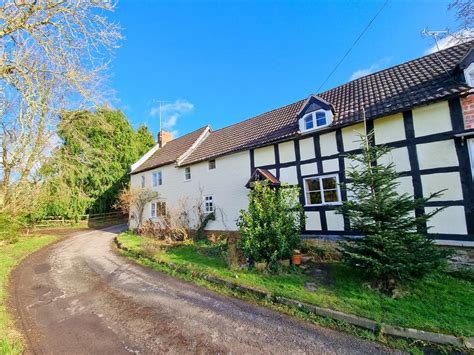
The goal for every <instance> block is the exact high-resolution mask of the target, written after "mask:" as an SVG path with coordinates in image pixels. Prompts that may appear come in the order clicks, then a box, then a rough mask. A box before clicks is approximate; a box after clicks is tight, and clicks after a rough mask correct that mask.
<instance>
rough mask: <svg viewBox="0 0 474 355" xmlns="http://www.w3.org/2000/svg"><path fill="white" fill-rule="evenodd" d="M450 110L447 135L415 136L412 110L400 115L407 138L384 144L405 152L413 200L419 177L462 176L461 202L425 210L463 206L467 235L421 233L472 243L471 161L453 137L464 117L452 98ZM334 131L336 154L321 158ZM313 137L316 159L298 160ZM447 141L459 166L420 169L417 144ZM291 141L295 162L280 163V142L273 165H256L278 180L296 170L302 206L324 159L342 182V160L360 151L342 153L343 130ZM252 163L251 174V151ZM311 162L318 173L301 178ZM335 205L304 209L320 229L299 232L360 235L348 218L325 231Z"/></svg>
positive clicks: (442, 203) (433, 204)
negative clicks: (339, 227) (308, 182)
mask: <svg viewBox="0 0 474 355" xmlns="http://www.w3.org/2000/svg"><path fill="white" fill-rule="evenodd" d="M448 104H449V108H450V113H451V121H452V127H453V129H452V130H451V131H447V132H441V133H435V134H429V135H426V136H420V137H416V136H415V131H414V125H413V113H412V111H411V110H409V111H405V112H403V124H404V128H405V135H406V139H404V140H399V141H394V142H390V143H386V144H385V145H386V146H389V147H391V148H404V147H405V148H406V149H407V151H408V157H409V162H410V168H411V169H410V171H403V172H400V173H399V174H400V176H401V177H408V176H409V177H411V178H412V183H413V192H414V196H415V197H416V198H419V197H423V186H422V182H421V176H423V175H429V174H438V173H448V172H459V174H460V177H461V184H462V192H463V200H456V201H430V202H428V203H427V204H426V207H443V206H447V207H449V206H464V208H465V213H466V223H467V232H468V233H467V235H459V234H435V233H428V228H427V226H424V227H423V229H422V230H421V232H423V233H427V235H428V236H429V237H430V238H432V239H437V240H447V241H448V240H449V241H473V242H474V187H473V183H472V181H473V180H472V174H471V170H470V161H469V154H468V147H467V144H466V143H464V144H463V140H462V139H461V138H454V134H455V133H457V132H460V131H463V117H462V108H461V105H460V102H459V99H458V98H455V99H451V100H450V101H449V102H448ZM373 128H374V121H373V120H369V121H367V131H371V130H373ZM330 132H335V135H336V146H337V151H338V153H337V154H332V155H327V156H324V157H323V156H322V155H321V141H320V136H321V135H323V134H326V133H330ZM307 138H312V139H313V142H314V151H315V157H314V158H311V159H305V160H301V151H300V144H299V142H300V140H302V139H307ZM446 140H454V142H455V146H456V153H457V157H458V160H459V166H447V167H441V168H430V169H420V166H419V162H418V157H417V149H416V146H417V144H424V143H433V142H439V141H446ZM292 141H293V142H294V149H295V161H294V162H285V163H281V162H280V157H279V153H280V149H279V146H278V144H279V143H282V141H280V142H278V143H275V144H273V146H274V152H275V164H270V165H264V166H259V167H261V168H264V169H275V171H276V174H277V177H278V178H280V169H281V168H286V167H295V168H296V172H297V179H298V184H299V186H300V187H301V195H300V202H301V203H302V205H303V206H304V204H305V196H304V179H305V178H306V177H310V176H316V175H324V174H325V172H324V171H323V162H324V161H326V160H332V159H338V163H339V171H338V172H337V174H338V175H339V181H340V182H345V181H346V176H345V160H344V154H347V153H351V154H358V153H360V152H361V150H360V149H352V150H348V151H345V150H344V141H343V138H342V128H341V127H338V128H336V129H332V130H324V131H319V132H314V133H310V134H307V135H304V136H301V137H298V138H293V139H292ZM250 160H251V170H252V171H253V170H254V169H255V168H256V166H255V159H254V150H253V149H252V150H251V154H250ZM310 163H314V164H316V166H317V171H318V172H317V174H309V175H302V172H301V165H303V164H310ZM341 198H342V199H343V200H346V199H347V192H346V191H345V190H344V189H342V188H341ZM335 208H336V206H333V205H325V206H324V205H323V206H305V207H304V209H305V211H307V212H309V211H317V212H319V214H320V221H321V230H318V231H312V230H311V231H309V230H305V231H303V232H302V234H303V236H304V237H305V238H309V237H311V236H314V237H318V236H328V237H333V236H344V235H346V236H349V237H350V236H360V234H358V233H357V232H356V231H352V230H351V229H350V223H349V221H348V219H347V217H345V216H344V231H336V230H328V227H327V218H326V211H331V210H335ZM424 212H425V210H424V208H419V209H418V210H417V211H415V213H416V215H420V214H422V213H424Z"/></svg>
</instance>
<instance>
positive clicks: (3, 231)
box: [0, 213, 22, 244]
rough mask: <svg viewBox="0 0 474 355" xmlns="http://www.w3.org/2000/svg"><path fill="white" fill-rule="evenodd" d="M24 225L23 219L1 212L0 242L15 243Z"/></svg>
mask: <svg viewBox="0 0 474 355" xmlns="http://www.w3.org/2000/svg"><path fill="white" fill-rule="evenodd" d="M21 227H22V223H21V221H20V220H19V219H18V218H17V217H13V216H11V215H9V214H6V213H0V244H2V242H3V243H15V242H17V241H18V235H19V233H20V229H21Z"/></svg>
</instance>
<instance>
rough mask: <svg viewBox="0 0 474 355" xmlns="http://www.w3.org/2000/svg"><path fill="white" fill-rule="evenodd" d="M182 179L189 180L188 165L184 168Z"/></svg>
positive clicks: (189, 169) (189, 171)
mask: <svg viewBox="0 0 474 355" xmlns="http://www.w3.org/2000/svg"><path fill="white" fill-rule="evenodd" d="M184 180H185V181H188V180H191V168H190V167H189V166H188V167H186V168H184Z"/></svg>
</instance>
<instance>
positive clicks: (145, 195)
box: [115, 188, 160, 229]
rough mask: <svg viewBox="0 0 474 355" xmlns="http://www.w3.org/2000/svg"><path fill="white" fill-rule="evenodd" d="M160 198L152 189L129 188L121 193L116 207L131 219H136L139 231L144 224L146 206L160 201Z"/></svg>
mask: <svg viewBox="0 0 474 355" xmlns="http://www.w3.org/2000/svg"><path fill="white" fill-rule="evenodd" d="M159 197H160V195H159V194H158V192H156V191H153V190H150V189H144V188H127V189H125V190H123V191H122V192H121V193H120V195H119V198H118V201H117V204H116V206H115V207H116V208H118V209H120V210H121V211H122V212H124V213H125V214H128V215H129V216H130V218H131V219H134V220H135V221H136V223H137V226H136V228H137V229H138V228H140V227H141V225H142V223H143V211H144V210H145V206H146V205H147V204H148V203H150V202H152V201H155V200H158V199H159Z"/></svg>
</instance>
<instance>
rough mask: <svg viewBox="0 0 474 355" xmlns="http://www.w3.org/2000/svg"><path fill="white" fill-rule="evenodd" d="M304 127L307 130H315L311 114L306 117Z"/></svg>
mask: <svg viewBox="0 0 474 355" xmlns="http://www.w3.org/2000/svg"><path fill="white" fill-rule="evenodd" d="M304 127H305V128H306V129H313V128H314V121H313V115H312V114H309V115H306V116H305V117H304Z"/></svg>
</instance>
